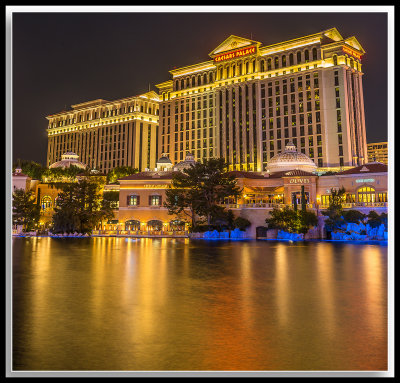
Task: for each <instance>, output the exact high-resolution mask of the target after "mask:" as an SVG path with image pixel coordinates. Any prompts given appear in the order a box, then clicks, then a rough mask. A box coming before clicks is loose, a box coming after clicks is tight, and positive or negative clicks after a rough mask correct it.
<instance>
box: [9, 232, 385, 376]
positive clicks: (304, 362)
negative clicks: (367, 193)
mask: <svg viewBox="0 0 400 383" xmlns="http://www.w3.org/2000/svg"><path fill="white" fill-rule="evenodd" d="M12 252H13V254H12V257H13V258H12V263H13V265H12V266H13V286H12V292H13V297H12V304H13V306H12V310H13V311H12V313H13V318H12V321H13V323H12V330H13V334H12V336H13V354H12V361H13V370H14V371H26V370H34V371H43V370H50V371H60V370H63V371H93V370H96V371H113V370H114V371H115V370H118V371H144V370H146V371H188V370H190V371H250V370H251V371H260V370H262V371H290V370H296V371H301V370H307V371H308V370H331V371H332V370H339V371H348V370H365V371H371V370H386V369H387V245H379V244H375V243H364V244H360V243H343V242H337V243H336V242H332V241H316V242H312V241H310V242H294V243H290V242H279V241H256V240H249V241H204V240H189V239H171V238H164V239H151V238H141V239H136V240H134V239H126V238H76V239H72V238H65V239H53V238H46V237H42V238H41V237H38V238H14V239H13V242H12Z"/></svg>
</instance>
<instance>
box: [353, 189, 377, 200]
mask: <svg viewBox="0 0 400 383" xmlns="http://www.w3.org/2000/svg"><path fill="white" fill-rule="evenodd" d="M357 196H358V202H365V203H369V202H375V189H374V188H372V187H371V186H363V187H361V188H360V189H358V191H357Z"/></svg>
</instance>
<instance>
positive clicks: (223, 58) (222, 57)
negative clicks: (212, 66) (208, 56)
mask: <svg viewBox="0 0 400 383" xmlns="http://www.w3.org/2000/svg"><path fill="white" fill-rule="evenodd" d="M254 53H256V47H250V48H243V49H238V50H237V51H233V52H230V53H224V54H222V55H219V56H216V57H214V62H220V61H226V60H232V59H236V58H238V57H242V56H248V55H252V54H254Z"/></svg>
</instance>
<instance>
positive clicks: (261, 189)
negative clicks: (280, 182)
mask: <svg viewBox="0 0 400 383" xmlns="http://www.w3.org/2000/svg"><path fill="white" fill-rule="evenodd" d="M245 188H246V189H249V190H251V191H252V192H254V193H264V194H266V193H271V194H274V193H278V192H283V186H247V185H246V186H245Z"/></svg>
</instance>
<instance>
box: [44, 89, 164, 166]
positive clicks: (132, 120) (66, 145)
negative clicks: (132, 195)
mask: <svg viewBox="0 0 400 383" xmlns="http://www.w3.org/2000/svg"><path fill="white" fill-rule="evenodd" d="M158 108H159V97H158V95H157V93H155V92H153V91H151V92H147V93H145V94H142V95H139V96H135V97H128V98H123V99H119V100H115V101H105V100H102V99H99V100H94V101H89V102H84V103H81V104H76V105H72V106H71V109H70V110H66V111H63V112H60V113H56V114H53V115H51V116H47V119H48V121H49V125H48V129H47V134H48V147H47V166H49V165H50V164H51V163H54V162H56V161H60V160H61V156H62V154H64V153H65V152H68V151H72V152H74V153H76V154H78V155H79V157H80V161H82V162H83V163H85V164H86V165H88V166H89V167H90V168H92V169H93V168H96V169H98V170H101V171H103V172H105V173H107V172H108V171H109V170H111V169H112V168H115V167H116V166H132V167H134V168H138V169H139V170H141V171H143V170H145V169H153V168H154V167H155V166H156V153H157V152H158V139H157V138H158V136H159V134H158V129H159V126H158Z"/></svg>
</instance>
